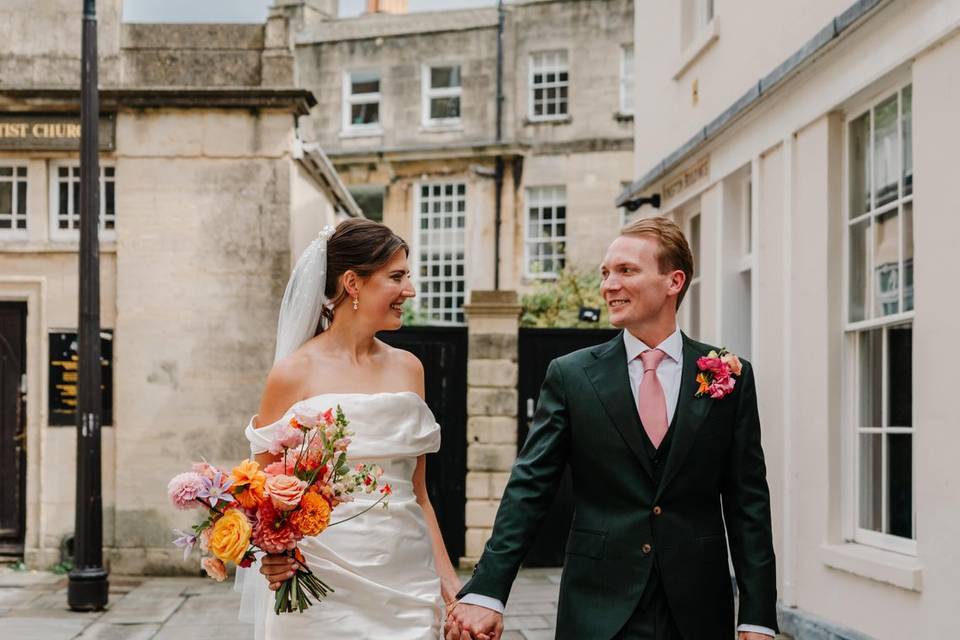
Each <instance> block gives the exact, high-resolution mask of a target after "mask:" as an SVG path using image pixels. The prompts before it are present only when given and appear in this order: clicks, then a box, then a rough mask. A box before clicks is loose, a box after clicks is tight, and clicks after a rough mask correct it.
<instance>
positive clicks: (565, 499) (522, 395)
mask: <svg viewBox="0 0 960 640" xmlns="http://www.w3.org/2000/svg"><path fill="white" fill-rule="evenodd" d="M618 333H619V330H616V329H520V341H519V354H518V356H519V358H518V368H519V378H520V381H519V385H518V392H519V394H518V395H519V399H520V406H519V407H518V411H517V446H518V452H519V448H521V447H522V446H523V443H524V442H525V441H526V439H527V432H528V431H529V430H530V422H531V420H532V419H533V412H534V409H535V408H536V404H537V397H538V396H539V394H540V387H541V386H542V385H543V379H544V377H545V376H546V374H547V366H549V364H550V361H551V360H554V359H555V358H559V357H560V356H562V355H566V354H568V353H570V352H572V351H576V350H577V349H583V348H586V347H592V346H594V345H597V344H601V343H603V342H606V341H608V340H610V339H611V338H613V337H614V336H615V335H617V334H618ZM572 521H573V484H572V481H571V478H570V470H569V469H567V470H566V471H564V474H563V479H562V481H561V484H560V488H559V490H558V491H557V496H556V498H554V501H553V505H552V506H551V507H550V511H549V512H548V513H547V517H546V519H545V520H544V521H543V525H542V526H541V527H540V533H539V534H537V539H536V541H535V542H534V545H533V547H532V548H531V549H530V552H529V553H528V554H527V558H526V560H525V561H524V564H525V565H526V566H528V567H559V566H562V565H563V556H564V550H565V547H566V544H567V535H568V533H569V532H570V523H571V522H572Z"/></svg>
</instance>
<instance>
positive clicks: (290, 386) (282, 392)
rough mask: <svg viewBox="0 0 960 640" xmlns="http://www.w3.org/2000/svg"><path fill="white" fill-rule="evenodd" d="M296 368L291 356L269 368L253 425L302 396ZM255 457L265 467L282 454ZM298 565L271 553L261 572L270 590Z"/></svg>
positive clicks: (262, 562) (263, 423)
mask: <svg viewBox="0 0 960 640" xmlns="http://www.w3.org/2000/svg"><path fill="white" fill-rule="evenodd" d="M294 369H295V366H294V365H293V364H292V363H291V362H290V358H286V359H284V360H281V361H280V362H278V363H276V364H275V365H274V367H273V369H271V370H270V374H269V375H268V376H267V383H266V385H265V386H264V389H263V396H262V397H261V398H260V410H259V411H258V412H257V415H256V416H255V417H254V419H253V426H254V428H260V427H264V426H266V425H268V424H273V423H274V422H276V421H277V420H279V419H280V418H282V417H283V415H284V414H285V413H286V412H287V409H289V408H290V407H291V406H292V405H293V403H295V402H296V401H297V400H299V399H300V398H299V393H300V377H299V376H298V375H297V374H296V371H294ZM255 459H256V461H257V462H258V463H259V464H260V467H261V468H263V467H265V466H267V465H268V464H270V463H271V462H276V461H277V460H279V459H280V456H278V455H274V454H272V453H270V452H264V453H258V454H257V455H256V458H255ZM295 565H296V562H295V561H294V559H293V558H291V557H290V556H287V555H286V554H273V553H268V554H266V555H264V556H263V558H261V560H260V573H262V574H263V575H264V577H266V579H267V582H269V583H270V590H271V591H276V590H277V588H278V587H279V586H280V583H281V582H283V581H284V580H286V579H287V578H290V577H292V576H293V572H294V570H295Z"/></svg>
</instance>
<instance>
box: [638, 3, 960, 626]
mask: <svg viewBox="0 0 960 640" xmlns="http://www.w3.org/2000/svg"><path fill="white" fill-rule="evenodd" d="M846 4H847V3H841V5H846ZM645 5H646V3H644V2H642V1H641V2H638V3H637V13H638V16H637V23H638V24H637V26H638V30H642V31H643V33H649V32H650V31H651V30H652V31H654V32H657V31H660V32H662V31H664V30H665V29H666V26H665V25H667V22H666V21H667V16H666V13H667V10H666V9H663V6H664V5H660V4H657V5H656V6H654V5H652V4H651V5H650V6H647V7H646V9H645V12H644V9H641V7H642V6H645ZM844 8H846V6H839V7H837V6H836V3H809V4H805V5H804V7H803V11H808V10H809V11H810V12H811V13H813V14H816V12H817V11H821V10H822V11H824V12H826V13H827V14H830V15H833V14H834V13H837V12H839V11H840V10H842V9H844ZM661 10H662V11H661ZM796 10H797V11H800V9H799V5H798V8H797V9H796ZM717 11H718V16H719V17H720V19H721V31H720V39H719V40H718V41H717V42H716V43H715V44H714V46H713V47H712V48H710V49H708V50H707V51H706V53H705V54H704V57H703V59H702V60H701V61H700V62H699V63H695V64H694V66H692V67H691V70H690V71H688V74H689V73H698V74H699V73H701V71H700V70H702V69H706V68H707V63H708V61H709V60H711V56H713V57H714V58H716V59H717V60H718V61H720V60H723V61H724V64H725V68H724V69H720V68H714V69H713V72H712V75H713V76H714V77H713V79H712V80H711V81H712V82H713V83H714V84H713V85H707V84H701V90H703V88H704V87H709V86H720V85H727V84H736V83H737V82H738V81H739V80H740V79H741V78H746V81H752V80H751V75H753V74H754V73H755V71H756V68H757V65H758V62H757V60H756V58H757V57H758V56H757V55H756V54H755V53H751V51H753V49H751V47H754V48H756V47H763V46H766V45H765V44H764V43H765V42H766V40H767V39H768V36H769V33H770V32H777V30H778V29H782V30H785V31H790V32H791V33H792V32H793V31H796V32H797V34H794V36H796V37H799V36H800V35H803V36H804V37H803V38H801V40H805V39H806V38H807V37H810V36H812V35H813V32H810V33H807V34H803V33H802V31H803V29H802V28H798V27H797V25H798V24H800V25H801V26H802V25H803V24H806V22H805V21H809V22H813V23H814V24H816V25H817V26H819V22H820V21H823V22H825V21H826V20H828V19H829V17H830V16H826V17H823V16H813V17H810V16H805V17H803V18H802V19H801V18H797V20H794V18H795V17H796V16H794V15H793V11H794V9H793V7H792V6H791V7H786V6H784V7H780V9H779V13H778V15H777V16H772V15H768V14H767V13H766V11H767V9H766V7H757V11H758V12H759V13H755V14H754V15H751V16H750V17H749V19H748V18H747V17H746V16H742V15H741V16H740V17H738V18H736V19H735V20H732V21H731V20H727V19H726V18H727V17H728V16H729V15H731V14H730V13H729V11H730V10H729V7H728V5H727V4H726V3H721V2H717ZM784 11H785V12H787V15H786V16H784V15H783V12H784ZM661 14H662V15H661ZM733 15H736V14H733ZM813 18H816V19H813ZM731 22H733V23H735V24H731ZM651 25H653V27H654V28H653V29H651ZM657 25H659V29H658V28H657ZM737 25H739V26H737ZM771 25H772V26H771ZM780 25H788V26H780ZM747 27H749V29H750V31H749V32H748V31H744V29H747ZM731 32H736V33H742V36H741V37H740V38H738V40H740V41H741V42H740V43H739V44H736V43H731V44H729V47H730V48H729V49H723V48H722V47H721V45H723V41H724V38H726V36H727V35H728V34H729V33H731ZM754 33H755V35H753V34H754ZM656 37H661V36H659V35H658V36H656ZM636 41H637V42H638V43H640V42H641V41H642V38H641V37H640V36H639V31H638V36H637V38H636ZM644 46H646V45H644ZM650 46H651V47H653V46H654V45H653V44H651V45H650ZM789 46H790V47H791V48H795V45H794V44H790V45H789ZM783 47H787V43H786V40H785V41H784V44H783ZM790 52H791V49H788V51H787V52H786V54H789V53H790ZM648 53H650V51H649V50H648ZM721 54H722V55H721ZM786 54H784V56H783V57H785V56H786ZM640 55H643V54H640ZM957 60H960V3H957V2H942V1H941V2H938V1H935V0H916V1H914V2H897V1H894V2H892V3H890V4H889V6H886V7H885V8H883V9H882V10H880V12H879V13H877V14H876V15H875V16H874V17H873V18H871V19H870V20H869V21H868V22H867V23H866V24H864V25H863V26H862V27H860V28H859V29H858V30H857V31H856V32H855V33H854V34H852V35H851V36H850V37H849V38H847V39H846V40H845V41H844V42H842V43H840V44H839V45H837V46H836V47H835V48H833V49H832V50H831V51H830V52H829V53H827V54H826V55H824V56H823V57H821V58H820V59H819V60H818V61H816V62H815V63H813V64H812V65H811V66H810V67H809V68H808V69H807V70H806V71H805V72H804V73H803V74H802V75H801V76H799V77H798V78H796V79H795V80H794V81H792V82H791V83H790V84H789V85H787V86H785V87H783V88H782V89H781V90H779V91H778V93H777V94H775V95H773V96H771V97H770V98H768V99H766V100H765V101H764V102H763V104H761V105H760V106H759V107H757V108H756V109H755V110H753V111H752V112H751V113H749V114H748V115H747V116H745V117H744V118H743V119H742V120H740V121H739V122H738V123H737V124H735V125H734V126H733V127H732V128H731V129H729V130H728V131H727V132H724V133H723V134H721V135H720V136H719V137H718V138H717V139H716V140H714V141H712V142H711V143H709V144H708V145H706V146H705V147H704V148H703V149H701V150H699V151H698V153H697V154H696V157H695V158H694V159H691V160H690V161H688V162H686V163H685V164H684V165H683V166H681V167H680V168H679V169H678V170H677V171H676V172H674V174H673V175H670V176H667V177H666V178H665V179H663V180H661V181H660V182H658V183H657V184H654V185H652V187H651V189H650V191H651V192H662V190H663V187H664V185H665V184H667V183H669V182H671V181H672V180H674V179H675V176H676V175H679V174H680V173H681V172H682V171H686V170H689V169H690V167H691V166H693V165H694V164H696V162H697V161H699V160H700V159H703V158H707V159H708V161H709V175H708V177H707V178H706V179H705V180H702V181H700V182H698V183H696V184H695V185H693V186H691V187H689V188H688V189H686V190H685V191H683V192H682V193H681V194H679V195H678V196H677V197H675V198H673V199H671V200H668V201H667V202H666V203H665V207H664V212H665V213H667V214H669V215H673V216H674V217H675V218H677V219H678V220H680V221H683V220H684V219H685V213H686V212H689V211H693V210H699V211H701V216H702V233H701V236H702V243H703V245H702V246H703V248H702V260H701V262H702V265H703V268H704V272H703V285H702V286H703V294H702V315H701V321H702V323H701V324H702V326H703V332H702V333H703V335H704V337H705V339H707V340H712V341H715V342H719V343H722V342H723V339H724V337H725V336H724V331H723V325H722V323H721V321H720V319H719V316H718V315H717V314H718V310H719V311H720V312H727V311H729V301H728V299H727V296H726V295H725V290H724V288H723V281H722V277H721V275H720V274H721V273H722V271H723V269H724V268H726V266H727V262H726V260H727V256H726V255H725V253H724V251H725V249H726V246H725V244H724V241H723V240H724V238H725V237H728V234H729V233H730V232H731V230H730V229H729V228H728V227H727V226H726V224H721V223H720V221H721V220H722V221H724V223H726V222H727V221H728V220H729V216H728V215H727V214H729V213H730V210H731V208H732V207H734V206H736V203H735V202H733V201H731V199H730V197H729V193H726V189H727V188H728V187H729V185H730V184H732V182H731V181H732V180H733V179H734V178H735V176H736V175H738V174H737V173H735V172H738V171H744V170H747V171H749V172H750V174H751V176H752V178H753V180H754V182H755V183H756V186H755V190H754V194H755V195H756V199H755V211H754V214H753V215H754V227H755V228H754V240H755V241H754V255H753V269H754V281H753V287H754V292H753V296H754V302H755V304H756V305H757V308H756V310H755V311H754V316H753V317H754V318H755V319H756V322H755V323H754V324H753V334H754V335H753V344H754V346H755V348H756V352H755V353H754V354H753V362H754V365H755V367H756V370H757V372H758V389H759V401H760V412H761V420H762V424H763V444H764V450H765V453H766V461H767V472H768V481H769V484H770V489H771V495H772V500H773V504H772V517H773V524H774V544H775V549H776V553H777V561H778V579H779V585H778V588H779V596H780V599H781V604H782V605H784V606H786V607H787V608H788V609H787V610H788V611H789V610H790V607H796V608H797V611H800V612H803V613H805V614H812V615H815V616H817V617H819V618H821V619H825V620H828V621H829V622H831V623H833V624H836V625H841V626H843V627H846V628H849V629H853V630H856V631H859V632H861V633H865V634H867V635H868V636H870V637H874V638H877V639H878V640H885V639H888V638H889V639H893V638H905V637H910V638H936V637H951V636H952V635H953V634H954V633H955V628H956V611H957V610H958V608H960V592H958V590H957V589H956V584H955V582H956V577H957V576H958V575H960V552H958V551H957V549H956V545H955V544H954V541H955V540H956V539H957V536H958V533H960V512H958V511H957V509H956V506H955V505H956V495H958V493H960V481H958V480H957V477H956V472H955V467H956V456H955V452H956V450H957V447H958V445H960V439H958V437H957V436H956V435H955V432H956V429H955V426H956V425H955V422H956V420H955V419H954V417H953V412H952V408H951V405H950V403H949V401H948V398H950V397H951V393H952V390H951V389H950V385H951V380H952V373H951V364H950V359H949V358H945V357H944V355H943V354H944V351H945V349H949V345H950V344H951V340H952V338H953V337H954V336H955V335H956V333H957V331H960V321H958V320H957V317H958V312H960V309H958V307H957V302H956V300H955V298H956V296H953V295H951V292H952V291H954V290H955V289H956V283H955V282H954V280H955V278H954V277H953V275H952V270H951V269H950V268H949V267H948V265H951V264H952V263H953V262H954V260H953V257H952V253H951V251H952V246H953V245H955V244H956V243H955V238H956V236H957V232H958V231H960V229H954V228H953V227H955V226H956V225H957V222H956V220H955V218H956V216H955V215H952V212H953V210H954V209H955V208H956V207H955V204H954V203H955V200H956V197H955V193H954V192H955V183H956V176H955V171H954V165H955V163H954V162H953V161H952V160H951V158H952V152H953V151H952V150H953V149H954V148H956V146H957V145H958V144H960V123H958V121H957V118H956V114H957V113H960V72H958V68H960V67H958V66H957ZM766 62H769V63H770V64H771V65H772V64H773V63H777V62H779V60H766V61H764V63H765V64H766ZM637 64H638V65H643V64H646V65H647V66H646V70H645V71H641V72H639V74H638V84H644V83H652V84H653V85H654V86H657V85H658V83H659V84H660V85H661V86H667V85H669V84H670V83H671V82H673V80H672V78H671V74H672V73H673V72H672V70H671V68H670V66H669V65H667V64H666V63H664V62H663V61H662V60H661V59H653V58H651V59H648V60H647V61H646V63H643V62H641V61H640V60H638V63H637ZM710 64H713V63H712V62H710ZM718 64H719V62H718ZM643 73H646V74H649V77H644V76H643V75H642V74H643ZM703 73H704V74H705V73H706V72H705V71H703ZM701 82H703V81H702V80H701ZM906 82H912V84H913V88H914V89H913V96H914V97H913V110H914V114H913V122H914V143H913V153H914V167H915V173H916V175H917V179H916V187H915V189H916V200H915V208H916V211H917V213H916V217H915V222H914V224H915V228H914V237H915V246H916V249H915V255H916V288H915V297H916V301H917V302H916V305H917V311H916V317H915V320H914V322H913V327H914V334H913V335H914V338H913V365H914V367H913V407H914V424H915V425H916V435H915V440H914V494H915V503H916V513H917V530H916V548H917V551H916V556H908V555H903V554H900V553H894V552H891V551H884V550H880V549H877V548H874V547H868V546H866V545H864V544H852V543H850V542H849V541H847V540H846V539H845V531H844V527H843V523H844V515H845V513H846V512H847V511H849V510H851V509H852V505H851V504H850V503H848V502H845V501H844V498H843V493H844V484H845V480H846V478H847V477H848V474H847V470H848V469H849V468H850V465H851V461H850V460H849V459H848V458H847V457H846V455H845V452H846V447H847V446H848V445H849V441H848V440H849V438H848V436H847V434H848V432H849V430H850V427H849V425H848V424H846V422H845V418H844V414H843V399H844V386H843V384H844V380H845V373H844V366H845V364H844V362H843V357H842V355H843V352H844V350H843V327H844V325H843V317H842V296H843V283H842V280H843V271H844V268H845V263H844V262H843V261H844V256H845V253H844V246H843V242H844V215H845V214H844V210H845V208H844V203H843V197H844V193H845V180H846V179H847V170H846V167H845V160H844V138H845V118H846V117H847V115H852V114H853V112H857V111H859V110H860V109H861V108H862V107H863V106H864V104H865V103H867V102H869V101H870V100H871V99H873V98H875V97H879V96H881V95H884V94H886V93H888V92H891V91H892V90H894V89H895V88H896V87H898V86H901V85H902V84H903V83H906ZM731 91H732V90H731ZM740 93H742V91H737V92H735V94H734V95H733V96H732V97H733V98H735V97H736V96H737V95H739V94H740ZM663 95H665V96H666V97H665V98H664V99H663V100H661V101H658V102H657V104H648V105H646V106H647V108H649V109H650V111H649V112H648V113H647V114H646V115H645V116H638V120H637V130H636V135H637V140H638V144H637V146H636V149H637V153H636V158H637V165H636V169H637V170H638V171H639V172H640V173H643V172H645V171H646V170H647V169H648V168H649V166H650V165H651V164H653V163H654V162H656V161H659V159H660V158H661V157H662V156H663V155H664V154H665V153H667V152H669V151H671V150H672V149H673V148H674V147H676V146H678V145H679V144H681V143H682V142H683V141H684V140H686V138H687V137H689V136H688V134H689V133H690V132H691V131H693V130H695V129H696V128H697V127H702V126H704V125H705V124H706V123H707V122H708V121H709V120H710V119H711V118H713V117H714V116H715V115H717V113H719V110H721V109H722V108H725V107H726V106H727V105H728V104H729V102H730V101H732V100H727V102H726V103H723V102H721V103H720V104H718V105H715V106H716V109H714V110H713V111H712V112H711V111H709V110H707V109H704V110H702V111H697V110H696V109H691V108H690V107H689V105H688V103H687V102H684V99H685V98H682V97H678V96H677V95H672V96H671V95H670V93H669V92H665V93H664V94H663ZM728 97H729V96H728ZM701 98H702V100H703V102H702V103H701V105H706V104H707V103H708V101H709V100H711V98H710V97H709V96H707V95H702V96H701ZM641 139H642V140H645V141H646V142H647V144H646V145H641V144H639V141H640V140H641ZM954 252H955V251H954ZM911 585H912V586H911Z"/></svg>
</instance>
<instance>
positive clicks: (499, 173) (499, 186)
mask: <svg viewBox="0 0 960 640" xmlns="http://www.w3.org/2000/svg"><path fill="white" fill-rule="evenodd" d="M497 18H498V19H497V139H496V142H497V144H498V145H499V144H500V142H501V141H502V140H503V22H504V10H503V0H499V1H498V2H497ZM494 185H495V187H494V190H495V192H496V196H495V198H496V199H495V202H494V230H493V288H494V289H495V290H497V291H499V290H500V225H501V214H502V213H503V203H502V200H503V155H500V154H498V155H497V158H496V168H495V175H494Z"/></svg>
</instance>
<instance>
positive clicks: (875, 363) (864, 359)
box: [857, 329, 883, 427]
mask: <svg viewBox="0 0 960 640" xmlns="http://www.w3.org/2000/svg"><path fill="white" fill-rule="evenodd" d="M859 341H860V350H859V357H860V362H859V367H858V368H859V372H860V377H859V380H858V384H859V389H858V393H859V395H860V415H859V417H858V420H857V426H860V427H880V426H882V424H881V422H882V420H883V416H882V414H881V406H882V405H881V402H882V398H883V389H882V386H883V377H882V371H881V368H882V367H883V329H874V330H873V331H864V332H863V333H861V334H860V335H859Z"/></svg>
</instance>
